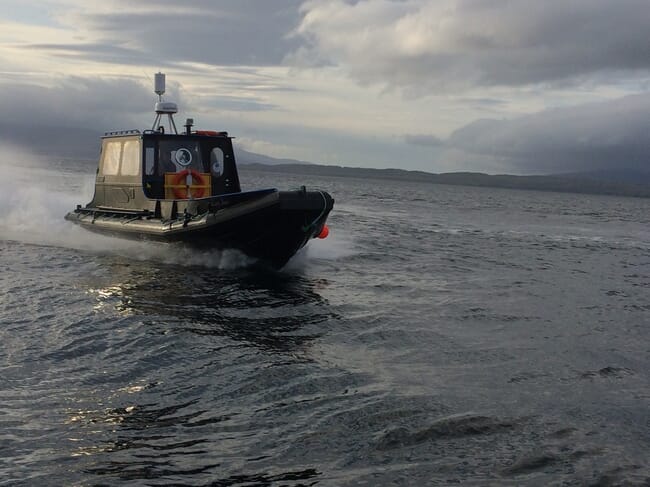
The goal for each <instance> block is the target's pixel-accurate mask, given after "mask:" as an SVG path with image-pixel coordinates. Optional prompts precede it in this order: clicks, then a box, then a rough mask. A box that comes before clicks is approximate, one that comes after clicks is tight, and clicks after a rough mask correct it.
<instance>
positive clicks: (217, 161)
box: [210, 147, 223, 177]
mask: <svg viewBox="0 0 650 487" xmlns="http://www.w3.org/2000/svg"><path fill="white" fill-rule="evenodd" d="M210 172H211V173H212V176H214V177H219V176H221V175H222V174H223V151H222V150H221V149H220V148H219V147H215V148H214V149H212V152H211V153H210Z"/></svg>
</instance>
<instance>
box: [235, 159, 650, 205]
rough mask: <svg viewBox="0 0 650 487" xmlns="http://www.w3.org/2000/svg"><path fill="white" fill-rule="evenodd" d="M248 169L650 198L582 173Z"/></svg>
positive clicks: (639, 188)
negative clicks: (522, 173) (525, 174)
mask: <svg viewBox="0 0 650 487" xmlns="http://www.w3.org/2000/svg"><path fill="white" fill-rule="evenodd" d="M246 169H252V170H258V171H266V172H281V173H282V172H284V173H290V174H305V175H318V176H330V177H354V178H363V179H366V178H373V179H392V180H400V181H416V182H429V183H435V184H451V185H458V186H486V187H493V188H508V189H526V190H537V191H558V192H564V193H587V194H604V195H617V196H636V197H644V198H648V197H650V184H630V183H626V182H619V181H605V180H599V179H595V178H587V177H581V176H578V175H568V176H567V175H553V176H512V175H507V174H499V175H489V174H484V173H478V172H451V173H442V174H434V173H428V172H424V171H407V170H404V169H370V168H356V167H341V166H320V165H316V164H310V165H304V164H280V165H275V166H268V165H263V164H251V165H248V166H245V167H244V170H246Z"/></svg>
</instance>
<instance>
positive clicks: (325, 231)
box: [316, 225, 330, 238]
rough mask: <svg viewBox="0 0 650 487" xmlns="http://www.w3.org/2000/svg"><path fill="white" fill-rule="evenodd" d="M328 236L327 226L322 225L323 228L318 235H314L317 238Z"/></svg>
mask: <svg viewBox="0 0 650 487" xmlns="http://www.w3.org/2000/svg"><path fill="white" fill-rule="evenodd" d="M329 234H330V229H329V227H328V226H327V225H323V228H321V231H320V233H319V234H318V235H316V236H317V237H318V238H327V236H328V235H329Z"/></svg>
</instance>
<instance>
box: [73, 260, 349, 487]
mask: <svg viewBox="0 0 650 487" xmlns="http://www.w3.org/2000/svg"><path fill="white" fill-rule="evenodd" d="M103 264H104V265H105V269H103V272H102V273H100V275H99V276H98V275H95V276H93V277H92V281H89V282H88V287H87V288H88V289H89V290H88V294H89V295H91V296H94V298H95V301H96V302H95V305H94V311H95V313H97V314H98V315H99V316H106V319H107V322H106V323H104V329H103V330H102V331H101V332H100V330H96V333H97V334H98V335H99V334H101V333H104V332H108V333H110V339H109V341H110V343H109V344H107V346H106V348H105V351H104V352H103V360H102V362H101V364H98V365H99V367H100V368H101V371H99V370H98V371H96V372H97V373H98V374H99V375H100V378H92V379H91V378H87V380H88V381H89V382H92V383H93V384H94V387H95V389H94V390H93V391H92V393H91V394H88V391H87V390H86V391H85V397H84V394H83V393H82V394H81V395H80V396H78V397H76V398H75V403H76V406H75V407H71V408H68V409H67V413H66V415H67V418H66V420H65V423H66V425H67V427H68V431H69V434H70V436H69V438H68V441H69V444H70V455H72V456H73V457H74V458H77V459H79V461H80V462H81V464H80V465H79V470H78V473H79V474H80V475H83V474H86V475H87V474H92V475H98V476H100V477H105V478H109V477H110V478H113V479H120V480H126V481H133V480H142V479H163V478H164V479H173V480H175V481H176V482H177V483H178V484H179V485H185V484H183V479H194V480H196V479H198V478H204V479H210V482H209V485H276V484H278V483H280V484H282V485H313V484H312V483H309V482H307V481H309V479H315V478H317V477H318V476H319V475H320V473H319V470H318V469H317V468H315V467H311V466H309V465H307V466H305V468H302V469H300V468H288V467H287V468H280V469H279V468H278V467H277V465H274V464H273V463H269V462H268V455H262V456H260V454H259V453H260V452H259V450H258V440H257V437H258V436H259V437H260V438H264V437H265V436H267V435H268V434H269V432H270V431H272V430H273V429H274V428H275V426H274V423H275V422H277V421H278V420H281V421H284V420H283V419H281V417H282V413H280V414H278V413H277V408H278V407H285V408H286V407H288V406H291V404H292V403H293V402H296V403H297V404H299V403H301V402H304V401H305V400H307V401H310V400H311V399H309V395H310V393H309V389H310V388H309V387H308V386H307V384H309V383H310V382H311V381H312V380H313V378H312V377H311V373H310V371H313V370H314V369H315V368H316V367H317V366H316V365H315V364H314V361H313V359H312V358H311V357H310V344H311V343H312V342H313V341H314V340H315V339H317V338H318V337H321V336H322V335H323V333H325V332H326V330H327V322H328V321H329V320H334V319H337V316H336V313H334V312H333V311H332V310H331V308H330V307H329V306H328V303H327V301H326V300H325V299H324V298H323V297H322V295H321V294H320V292H319V291H321V290H322V289H324V288H326V287H327V286H328V282H327V280H324V279H320V278H319V279H310V278H308V277H306V276H304V275H301V274H300V273H297V272H294V273H277V272H274V271H265V270H263V269H262V270H261V269H259V268H258V269H250V268H244V269H233V270H224V269H221V270H216V269H207V268H204V267H196V266H185V267H183V266H178V265H167V264H163V263H159V262H151V261H148V262H134V261H132V260H126V259H124V258H121V257H116V256H111V257H106V258H105V259H104V262H103ZM111 317H112V318H111ZM116 317H118V321H117V322H114V323H113V324H111V323H109V322H108V321H110V320H115V319H116ZM95 340H97V338H95ZM69 352H70V353H74V350H70V351H69ZM292 364H302V365H301V367H303V369H302V370H301V371H298V372H296V371H294V370H291V367H292ZM101 379H103V382H102V380H101ZM283 381H285V382H286V387H287V392H286V395H287V396H288V397H289V398H292V396H293V395H294V394H295V390H296V389H298V390H302V391H303V392H302V393H301V394H300V397H297V398H292V399H290V400H289V401H288V402H287V399H286V397H283V395H282V394H280V395H278V388H277V387H276V386H277V384H278V383H282V382H283ZM125 382H127V384H128V385H126V386H125V385H124V384H125ZM111 383H114V386H112V387H109V386H111ZM170 383H172V384H174V386H173V388H169V384H170ZM272 384H276V386H273V385H272ZM341 387H342V386H341ZM274 388H275V390H274ZM280 389H281V388H280ZM311 389H314V388H313V387H311ZM208 405H210V407H207V406H208ZM269 418H274V419H273V423H269ZM287 419H288V418H287ZM188 459H191V460H189V461H188ZM224 464H227V465H229V467H228V468H227V469H225V470H224V469H223V466H224ZM237 466H239V467H237ZM238 470H239V471H240V472H241V474H238V475H233V474H232V473H233V472H236V471H238ZM221 471H223V472H229V474H227V475H225V476H224V477H223V478H222V476H221V475H220V473H219V472H221ZM305 482H307V483H305ZM312 482H313V481H312ZM192 485H197V484H196V483H193V484H192ZM206 485H207V484H206Z"/></svg>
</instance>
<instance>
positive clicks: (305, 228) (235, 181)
mask: <svg viewBox="0 0 650 487" xmlns="http://www.w3.org/2000/svg"><path fill="white" fill-rule="evenodd" d="M154 91H155V93H156V94H157V95H158V102H156V104H155V113H156V115H155V118H154V122H153V125H152V127H151V129H146V130H143V131H140V130H121V131H114V132H107V133H105V134H104V136H103V137H102V141H101V152H100V157H99V165H98V168H97V174H96V177H95V194H94V196H93V199H92V201H90V202H89V203H88V204H86V205H85V206H82V205H77V207H76V209H74V210H73V211H71V212H69V213H68V214H67V215H66V216H65V219H66V220H68V221H71V222H73V223H76V224H78V225H80V226H81V227H83V228H85V229H88V230H91V231H94V232H99V233H102V234H106V235H111V236H116V237H123V238H128V239H139V240H147V241H160V242H169V243H173V242H182V243H184V244H187V245H188V246H190V247H196V248H201V249H213V248H214V249H238V250H240V251H242V252H243V253H245V254H246V255H248V256H250V257H253V258H255V259H257V260H259V261H261V262H264V263H268V264H270V265H271V266H272V267H274V268H281V267H283V266H284V265H285V264H286V263H287V262H288V261H289V259H291V257H292V256H294V255H295V254H296V252H297V251H298V250H300V249H301V248H302V247H304V246H305V245H306V244H307V243H308V242H309V241H310V240H311V239H312V238H325V237H327V235H328V233H329V228H328V227H327V225H326V221H327V217H328V215H329V213H330V211H331V210H332V208H333V206H334V199H333V198H332V197H331V196H330V195H329V194H328V193H327V192H326V191H322V190H317V189H314V190H311V189H310V190H308V189H307V188H306V187H305V186H302V187H300V189H296V190H291V191H281V190H278V189H277V188H263V189H257V190H252V191H242V190H241V186H240V182H239V174H238V171H237V164H236V162H235V154H234V152H233V143H232V140H233V137H231V136H230V135H229V134H228V133H227V132H223V131H209V130H196V129H195V128H194V120H193V119H191V118H188V119H187V120H186V123H185V125H184V130H181V131H180V133H179V131H178V130H177V128H176V123H175V121H174V117H173V115H174V114H176V113H177V111H178V107H177V105H176V104H175V103H172V102H169V101H163V98H162V95H163V94H164V93H165V75H164V74H163V73H157V74H156V75H155V90H154ZM165 116H167V122H168V124H167V125H168V127H169V128H168V130H165V126H164V122H165V118H164V117H165Z"/></svg>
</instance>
